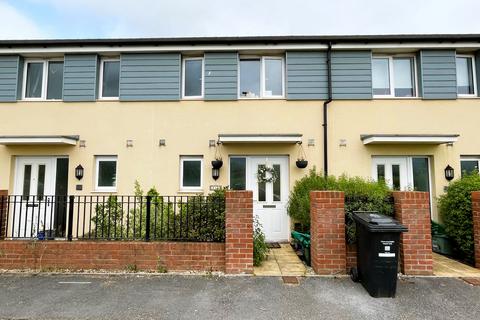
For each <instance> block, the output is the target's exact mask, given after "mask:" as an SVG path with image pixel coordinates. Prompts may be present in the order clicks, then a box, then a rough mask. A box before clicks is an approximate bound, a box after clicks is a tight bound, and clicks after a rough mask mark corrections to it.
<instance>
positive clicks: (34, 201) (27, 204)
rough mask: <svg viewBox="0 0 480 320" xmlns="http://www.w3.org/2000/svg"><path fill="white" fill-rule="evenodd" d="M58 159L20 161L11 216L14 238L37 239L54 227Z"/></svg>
mask: <svg viewBox="0 0 480 320" xmlns="http://www.w3.org/2000/svg"><path fill="white" fill-rule="evenodd" d="M55 167H56V159H55V158H53V157H17V161H16V167H15V168H16V169H15V186H14V194H15V197H14V199H12V200H11V202H13V203H14V209H13V211H12V212H11V214H12V216H13V217H12V223H13V236H14V237H19V238H31V237H36V236H37V233H38V231H43V230H50V229H52V226H53V212H54V208H53V206H54V205H53V201H52V197H51V196H52V195H54V193H55V172H56V171H55Z"/></svg>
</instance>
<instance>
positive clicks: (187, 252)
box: [0, 240, 225, 271]
mask: <svg viewBox="0 0 480 320" xmlns="http://www.w3.org/2000/svg"><path fill="white" fill-rule="evenodd" d="M129 266H130V267H131V266H135V267H136V268H137V269H138V270H146V271H147V270H148V271H150V270H152V271H154V270H159V268H165V269H166V270H168V271H188V270H197V271H224V270H225V245H224V244H223V243H199V242H196V243H191V242H120V241H116V242H114V241H109V242H100V241H98V242H93V241H72V242H68V241H23V240H22V241H17V240H11V241H10V240H5V241H0V269H52V268H53V269H70V270H86V269H106V270H127V268H128V267H129Z"/></svg>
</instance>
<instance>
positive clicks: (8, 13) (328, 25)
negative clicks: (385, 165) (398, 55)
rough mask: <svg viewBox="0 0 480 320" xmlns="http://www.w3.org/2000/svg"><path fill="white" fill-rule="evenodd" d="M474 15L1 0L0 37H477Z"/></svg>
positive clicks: (403, 6)
mask: <svg viewBox="0 0 480 320" xmlns="http://www.w3.org/2000/svg"><path fill="white" fill-rule="evenodd" d="M479 12H480V1H479V0H396V1H392V0H329V1H325V0H235V1H233V0H130V1H129V0H0V40H1V39H60V38H64V39H65V38H68V39H73V38H131V37H192V36H252V35H264V36H268V35H342V34H350V35H358V34H440V33H480V18H479Z"/></svg>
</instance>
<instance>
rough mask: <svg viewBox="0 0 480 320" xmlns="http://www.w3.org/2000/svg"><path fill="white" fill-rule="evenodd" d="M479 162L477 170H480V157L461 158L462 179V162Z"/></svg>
mask: <svg viewBox="0 0 480 320" xmlns="http://www.w3.org/2000/svg"><path fill="white" fill-rule="evenodd" d="M464 161H477V168H478V169H479V170H480V156H460V177H461V176H462V174H463V172H462V162H464Z"/></svg>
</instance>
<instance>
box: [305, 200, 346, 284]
mask: <svg viewBox="0 0 480 320" xmlns="http://www.w3.org/2000/svg"><path fill="white" fill-rule="evenodd" d="M310 219H311V222H310V224H311V226H310V234H311V236H310V239H311V246H310V251H311V260H312V267H313V270H314V271H315V272H316V273H317V274H324V275H331V274H344V273H345V270H346V247H345V196H344V193H343V192H337V191H312V192H310Z"/></svg>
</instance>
